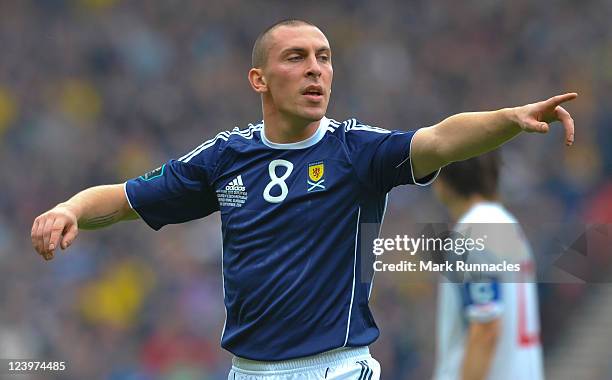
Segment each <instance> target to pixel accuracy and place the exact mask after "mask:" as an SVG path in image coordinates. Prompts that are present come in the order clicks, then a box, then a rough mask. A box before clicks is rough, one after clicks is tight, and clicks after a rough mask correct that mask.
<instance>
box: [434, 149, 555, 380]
mask: <svg viewBox="0 0 612 380" xmlns="http://www.w3.org/2000/svg"><path fill="white" fill-rule="evenodd" d="M498 161H499V158H498V154H497V151H494V152H491V153H487V154H485V155H482V156H479V157H475V158H471V159H469V160H466V161H461V162H455V163H452V164H450V165H448V166H447V167H445V168H444V170H443V172H442V174H441V175H440V178H439V179H438V181H437V182H436V184H435V185H434V190H435V193H436V195H437V197H438V199H440V201H441V202H442V203H444V205H445V206H446V207H447V208H448V210H449V213H450V214H451V217H452V218H453V219H454V220H455V221H456V222H457V224H456V227H455V231H456V232H458V233H460V234H461V235H463V236H465V237H466V238H467V237H471V238H474V239H477V238H483V237H484V236H486V237H487V239H486V240H485V244H484V249H483V250H482V252H476V251H474V252H472V253H471V254H470V253H468V254H467V258H466V259H465V260H464V262H466V264H483V263H484V264H500V263H502V262H503V261H506V263H511V264H513V265H514V264H516V265H519V268H520V271H518V272H514V271H503V270H502V271H498V272H491V271H486V272H480V273H478V272H477V274H478V275H479V276H480V277H479V278H471V279H470V278H467V280H465V281H461V279H460V278H457V275H458V274H459V273H460V272H458V271H455V272H453V273H449V274H448V276H449V277H448V279H449V280H450V281H449V282H440V284H439V288H438V289H439V295H438V297H439V298H438V328H437V330H438V331H437V358H436V362H437V363H436V369H435V375H434V379H436V380H482V379H492V380H505V379H508V380H515V379H525V380H542V379H543V378H544V375H543V373H544V370H543V366H542V348H541V346H540V334H539V331H540V328H539V313H538V296H537V286H536V284H535V276H534V269H535V266H534V262H533V258H532V254H531V249H530V246H529V243H528V242H527V240H526V239H525V237H524V234H523V231H522V229H521V227H520V225H519V224H518V222H517V220H516V219H515V218H514V217H513V216H512V214H510V213H509V212H508V210H506V209H505V208H504V207H503V206H502V204H501V203H499V197H498V194H497V182H498V175H499V165H498ZM485 223H486V224H485ZM506 268H507V267H506ZM514 269H516V267H514ZM464 273H465V272H464Z"/></svg>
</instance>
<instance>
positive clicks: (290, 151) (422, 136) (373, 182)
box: [32, 20, 576, 379]
mask: <svg viewBox="0 0 612 380" xmlns="http://www.w3.org/2000/svg"><path fill="white" fill-rule="evenodd" d="M363 53H364V54H368V52H367V51H364V52H363ZM252 60H253V62H252V64H253V67H252V69H251V70H250V71H249V73H248V80H249V82H250V84H251V87H252V88H253V90H254V91H255V92H256V93H258V94H260V96H261V102H262V111H263V121H262V122H259V123H254V124H251V125H249V126H248V127H247V128H246V129H242V130H239V129H237V128H235V129H233V130H229V131H226V132H221V133H219V134H217V135H216V136H215V137H214V138H212V139H210V140H207V141H205V142H204V143H202V144H201V145H199V146H198V147H196V148H195V149H194V150H192V151H191V152H189V153H187V154H185V155H183V156H181V157H179V158H178V159H173V160H169V161H168V162H166V163H165V164H163V165H162V166H160V167H159V168H157V169H155V170H153V171H151V172H149V173H147V174H145V175H143V176H141V177H138V178H134V179H131V180H129V181H127V182H126V183H124V184H117V185H107V186H98V187H93V188H90V189H86V190H84V191H82V192H80V193H78V194H76V195H75V196H74V197H72V198H70V199H69V200H68V201H66V202H64V203H60V204H59V205H57V206H56V207H54V208H53V209H51V210H49V211H47V212H45V213H44V214H42V215H40V216H38V217H37V218H36V219H35V220H34V223H33V226H32V244H33V245H34V247H35V249H36V251H37V252H38V253H39V254H40V255H42V256H43V257H44V258H45V259H47V260H49V259H52V258H53V256H54V253H55V251H56V250H57V249H58V248H62V249H65V248H67V247H69V246H70V245H71V244H72V243H73V242H74V239H75V238H76V236H77V233H78V230H79V229H92V228H99V227H105V226H108V225H111V224H113V223H115V222H118V221H121V220H129V219H137V218H141V219H142V220H144V221H145V222H146V223H147V224H148V225H149V226H151V227H152V228H154V229H159V228H161V227H162V226H164V225H166V224H169V223H181V222H186V221H189V220H193V219H197V218H202V217H204V216H206V215H209V214H211V213H213V212H215V211H220V212H221V221H222V232H223V254H222V258H221V261H222V273H223V277H222V278H223V289H224V302H225V307H226V313H227V317H226V323H225V327H224V329H223V333H222V341H221V345H222V347H223V348H225V349H227V350H228V351H230V352H232V353H233V354H234V355H235V358H234V360H233V366H232V370H231V372H230V378H231V379H234V378H236V379H240V378H244V377H245V376H252V377H249V378H259V377H265V378H267V379H268V378H269V379H273V378H278V379H292V378H297V377H299V378H304V379H305V378H313V379H314V378H327V379H378V378H379V377H380V375H379V374H380V367H379V364H378V363H377V362H376V361H375V360H374V359H373V358H372V357H371V356H370V354H369V351H368V345H369V344H370V343H372V342H373V341H374V340H376V338H377V337H378V335H379V332H378V328H377V326H376V324H375V322H374V319H373V317H372V314H371V313H370V309H369V307H368V297H369V294H370V291H371V287H372V281H371V279H369V278H362V277H361V276H360V275H359V274H360V273H361V268H362V267H363V266H371V264H372V263H371V262H362V261H361V255H360V254H359V253H360V250H361V249H362V247H361V236H360V231H361V225H362V223H380V221H381V220H382V216H383V213H384V210H385V205H386V199H387V198H386V195H387V193H388V192H389V191H390V190H391V189H392V188H393V187H394V186H397V185H401V184H417V185H426V184H428V183H430V182H431V181H432V180H433V179H434V178H435V176H436V174H437V172H438V169H439V168H440V167H442V166H444V165H446V164H448V163H450V162H453V161H458V160H463V159H467V158H469V157H472V156H475V155H478V154H481V153H484V152H486V151H489V150H492V149H494V148H496V147H497V146H498V145H500V144H502V143H503V142H505V141H507V140H509V139H511V138H512V137H514V136H516V135H518V134H519V133H520V132H521V131H527V132H540V133H546V132H547V131H548V128H549V126H548V123H550V122H553V121H556V120H561V121H562V123H563V125H564V127H565V131H566V133H565V138H566V143H567V144H571V143H572V142H573V139H574V132H573V130H574V129H573V121H572V119H571V117H570V115H569V113H568V112H567V111H565V110H564V109H563V108H562V107H561V106H560V104H561V103H563V102H566V101H568V100H571V99H573V98H575V97H576V94H573V93H571V94H565V95H561V96H556V97H553V98H550V99H548V100H546V101H542V102H538V103H534V104H529V105H526V106H522V107H516V108H506V109H502V110H498V111H492V112H476V113H464V114H459V115H455V116H451V117H449V118H448V119H446V120H444V121H442V122H440V123H439V124H437V125H434V126H431V127H428V128H422V129H420V130H419V131H418V132H415V131H410V132H404V131H389V130H386V129H383V128H378V127H373V126H369V125H366V124H364V123H362V122H360V121H358V120H356V119H352V118H351V119H347V120H344V121H336V120H333V119H331V118H327V117H326V116H325V113H326V110H327V106H328V102H329V99H330V95H331V85H332V77H333V69H332V51H331V48H330V45H329V42H328V40H327V38H326V37H325V35H324V34H323V33H322V32H321V30H319V28H317V27H316V26H314V25H312V24H310V23H308V22H305V21H300V20H287V21H282V22H279V23H277V24H275V25H273V26H272V27H270V28H268V29H267V30H265V31H264V32H263V33H262V34H261V35H260V36H259V37H258V38H257V40H256V42H255V44H254V47H253V54H252ZM364 79H365V80H367V78H364ZM363 249H371V245H370V246H369V247H368V246H365V247H363ZM372 256H373V255H372Z"/></svg>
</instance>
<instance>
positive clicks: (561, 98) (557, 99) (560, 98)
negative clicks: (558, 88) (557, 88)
mask: <svg viewBox="0 0 612 380" xmlns="http://www.w3.org/2000/svg"><path fill="white" fill-rule="evenodd" d="M577 97H578V94H577V93H575V92H568V93H566V94H563V95H557V96H553V97H552V98H550V99H548V100H547V101H546V103H548V104H547V105H548V106H550V107H556V106H558V105H559V104H562V103H565V102H569V101H570V100H574V99H576V98H577Z"/></svg>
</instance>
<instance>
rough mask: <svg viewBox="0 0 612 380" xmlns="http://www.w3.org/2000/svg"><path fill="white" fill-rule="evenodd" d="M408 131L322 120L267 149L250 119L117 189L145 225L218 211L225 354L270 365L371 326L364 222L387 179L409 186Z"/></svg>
mask: <svg viewBox="0 0 612 380" xmlns="http://www.w3.org/2000/svg"><path fill="white" fill-rule="evenodd" d="M414 133H415V132H414V131H409V132H404V131H388V130H386V129H382V128H377V127H373V126H368V125H364V124H361V123H360V122H358V121H357V120H355V119H349V120H346V121H343V122H338V121H335V120H331V119H327V118H323V119H322V120H321V121H320V123H319V127H318V129H317V130H316V132H315V133H314V134H313V135H312V136H311V137H310V138H308V139H307V140H304V141H301V142H298V143H291V144H276V143H273V142H271V141H269V140H267V139H266V137H265V134H264V125H263V123H260V124H256V125H253V124H251V125H249V127H248V128H246V129H243V130H239V129H237V128H235V129H234V130H232V131H227V132H222V133H219V134H218V135H217V136H216V137H214V138H213V139H211V140H208V141H206V142H204V143H203V144H201V145H200V146H199V147H197V148H196V149H194V150H193V151H191V152H189V153H188V154H186V155H184V156H183V157H181V158H179V159H176V160H170V161H168V162H167V163H165V164H164V165H163V166H161V167H160V168H158V169H156V170H154V171H152V172H150V173H147V174H145V175H144V176H141V177H138V178H135V179H132V180H129V181H128V182H127V183H126V194H127V197H128V200H129V202H130V205H131V206H132V208H133V209H134V210H136V211H137V212H138V214H139V215H140V216H141V218H142V219H143V220H144V221H145V222H146V223H147V224H148V225H149V226H151V227H152V228H154V229H159V228H161V227H162V226H164V225H166V224H170V223H180V222H185V221H188V220H192V219H196V218H201V217H204V216H206V215H209V214H211V213H213V212H215V211H220V212H221V222H222V233H223V254H222V268H223V289H224V302H225V307H226V312H227V318H226V323H225V327H224V330H223V333H222V339H221V345H222V346H223V347H224V348H225V349H227V350H229V351H230V352H232V353H234V354H235V355H237V356H240V357H243V358H247V359H252V360H265V361H272V360H285V359H291V358H297V357H304V356H309V355H314V354H317V353H320V352H324V351H327V350H331V349H335V348H340V347H354V346H364V345H368V344H370V343H372V342H373V341H374V340H375V339H376V338H377V337H378V335H379V331H378V328H377V326H376V324H375V322H374V319H373V317H372V314H371V312H370V309H369V307H368V298H369V293H370V290H371V285H372V276H365V278H364V276H361V275H360V273H362V269H363V268H364V266H369V267H370V268H371V267H372V262H373V257H374V256H373V255H372V254H371V255H367V254H366V255H365V256H364V255H361V254H360V252H361V251H360V250H361V248H362V247H361V245H362V243H363V239H362V238H363V237H362V236H361V230H362V228H361V226H362V225H363V224H364V223H371V224H376V223H380V222H381V221H382V218H383V214H384V211H385V208H386V201H387V193H388V192H389V191H390V190H391V189H392V188H393V187H394V186H397V185H402V184H415V183H416V182H417V181H415V178H414V176H413V173H412V166H411V165H412V163H411V159H410V145H411V142H412V138H413V136H414ZM435 175H437V172H436V173H433V174H432V175H430V176H428V177H426V178H423V179H422V180H421V181H419V182H421V183H420V184H423V185H425V184H428V183H430V182H431V181H433V179H434V178H435ZM369 247H372V245H371V244H370V245H369ZM367 248H368V247H364V249H367ZM370 250H371V248H370ZM364 257H366V258H368V259H367V260H365V261H366V262H362V261H364V259H363V258H364ZM370 259H371V260H370Z"/></svg>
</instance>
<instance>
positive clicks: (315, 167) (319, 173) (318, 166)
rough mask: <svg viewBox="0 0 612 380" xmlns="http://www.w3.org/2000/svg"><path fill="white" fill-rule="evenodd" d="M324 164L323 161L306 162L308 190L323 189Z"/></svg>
mask: <svg viewBox="0 0 612 380" xmlns="http://www.w3.org/2000/svg"><path fill="white" fill-rule="evenodd" d="M324 175H325V164H324V163H323V161H319V162H313V163H311V164H308V179H307V180H306V183H307V184H308V192H311V191H321V190H325V185H324V184H323V182H325V178H324Z"/></svg>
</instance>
